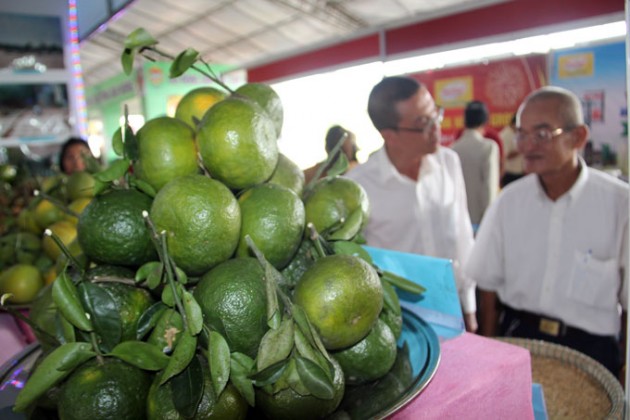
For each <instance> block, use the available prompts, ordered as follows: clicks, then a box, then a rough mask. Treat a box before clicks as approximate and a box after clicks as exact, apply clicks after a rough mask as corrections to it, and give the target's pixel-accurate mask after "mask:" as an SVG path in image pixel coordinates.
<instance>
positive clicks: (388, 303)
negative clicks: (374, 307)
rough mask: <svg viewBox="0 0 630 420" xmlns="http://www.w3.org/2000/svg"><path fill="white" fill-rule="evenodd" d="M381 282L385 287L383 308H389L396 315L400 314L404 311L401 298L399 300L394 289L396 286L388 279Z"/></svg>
mask: <svg viewBox="0 0 630 420" xmlns="http://www.w3.org/2000/svg"><path fill="white" fill-rule="evenodd" d="M381 284H382V287H383V303H384V308H383V309H384V310H389V311H391V312H393V313H394V314H396V315H400V314H401V313H402V310H401V308H400V300H398V295H397V294H396V289H394V286H392V285H391V284H389V283H388V282H386V281H383V280H381Z"/></svg>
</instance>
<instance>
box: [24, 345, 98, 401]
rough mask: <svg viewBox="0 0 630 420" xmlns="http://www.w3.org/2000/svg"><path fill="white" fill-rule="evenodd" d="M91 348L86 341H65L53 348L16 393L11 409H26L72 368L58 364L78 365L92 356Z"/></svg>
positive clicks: (70, 371)
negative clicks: (64, 368) (66, 368)
mask: <svg viewBox="0 0 630 420" xmlns="http://www.w3.org/2000/svg"><path fill="white" fill-rule="evenodd" d="M91 349H92V347H91V346H90V344H88V343H66V344H62V345H61V346H59V347H57V348H56V349H55V350H53V351H52V353H50V354H49V355H48V356H46V357H45V358H44V359H43V360H42V362H41V363H40V364H39V365H38V366H37V367H36V368H35V371H34V372H33V373H32V374H31V376H30V377H29V378H28V381H26V384H25V385H24V388H22V390H21V391H20V392H19V394H18V395H17V398H16V400H15V406H14V408H13V409H14V410H15V411H17V412H22V411H24V410H26V409H27V408H28V407H29V406H30V405H31V404H32V403H34V402H35V401H36V400H37V399H38V398H39V397H41V396H42V395H44V393H46V391H48V390H49V389H50V388H52V387H53V386H54V385H56V384H57V383H59V382H61V381H62V380H63V379H64V378H65V377H66V376H68V375H69V374H70V373H72V370H60V369H59V367H60V366H63V367H67V366H70V365H72V364H74V365H76V366H78V365H80V364H81V363H82V362H85V361H86V360H89V358H90V357H92V356H91V354H90V353H91Z"/></svg>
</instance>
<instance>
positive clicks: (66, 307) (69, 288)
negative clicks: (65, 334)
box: [52, 271, 93, 331]
mask: <svg viewBox="0 0 630 420" xmlns="http://www.w3.org/2000/svg"><path fill="white" fill-rule="evenodd" d="M52 297H53V301H54V302H55V305H57V308H59V311H61V313H62V315H63V316H64V317H65V318H66V319H67V320H68V321H70V323H71V324H72V325H74V326H75V327H77V328H79V329H80V330H83V331H92V330H93V327H92V322H90V320H89V319H88V317H87V315H86V314H85V309H83V305H81V300H80V299H79V292H78V291H77V288H76V286H75V285H74V283H72V280H70V277H68V275H67V274H66V272H65V271H63V272H62V273H61V274H59V276H57V279H56V280H55V281H54V282H53V286H52Z"/></svg>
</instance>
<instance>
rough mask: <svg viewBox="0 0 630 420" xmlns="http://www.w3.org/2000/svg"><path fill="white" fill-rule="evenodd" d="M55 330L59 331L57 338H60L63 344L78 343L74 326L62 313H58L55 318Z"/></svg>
mask: <svg viewBox="0 0 630 420" xmlns="http://www.w3.org/2000/svg"><path fill="white" fill-rule="evenodd" d="M55 329H56V331H57V334H56V337H57V338H59V341H61V342H62V343H73V342H75V341H77V335H76V331H75V329H74V325H72V324H71V323H70V321H68V320H67V319H66V317H65V316H63V315H62V314H61V313H60V312H57V314H56V316H55Z"/></svg>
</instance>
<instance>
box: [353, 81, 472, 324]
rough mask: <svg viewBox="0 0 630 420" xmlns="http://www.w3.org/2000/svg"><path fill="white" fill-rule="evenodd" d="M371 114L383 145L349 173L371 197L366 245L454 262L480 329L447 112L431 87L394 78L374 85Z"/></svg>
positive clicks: (468, 318) (468, 310)
mask: <svg viewBox="0 0 630 420" xmlns="http://www.w3.org/2000/svg"><path fill="white" fill-rule="evenodd" d="M368 114H369V116H370V119H371V120H372V123H373V124H374V126H375V127H376V129H377V130H378V131H379V133H380V134H381V136H382V137H383V140H384V145H383V147H382V148H381V149H380V150H378V151H376V152H375V153H374V154H372V155H371V156H370V159H369V160H368V161H367V162H366V163H365V164H363V165H359V166H358V167H356V168H355V169H353V170H352V171H350V172H348V174H347V176H348V177H349V178H351V179H354V180H355V181H357V182H358V183H359V184H361V185H362V186H363V188H365V190H366V192H367V194H368V197H369V199H370V207H371V212H370V218H369V221H368V225H367V227H366V230H365V236H366V239H367V243H368V244H369V245H371V246H375V247H380V248H386V249H393V250H397V251H402V252H410V253H417V254H424V255H429V256H433V257H440V258H449V259H452V260H453V268H454V271H455V278H456V281H457V289H458V292H459V297H460V301H461V304H462V308H463V311H464V319H465V322H466V328H467V330H468V331H476V329H477V320H476V314H475V312H476V306H475V283H474V281H473V280H472V279H471V278H468V277H466V276H465V275H464V273H463V272H462V270H461V266H462V263H463V262H464V260H465V259H466V257H467V256H468V254H469V252H470V250H471V248H472V245H473V233H472V226H471V223H470V217H469V215H468V208H467V204H466V187H465V184H464V178H463V175H462V169H461V165H460V161H459V158H458V157H457V154H456V153H455V152H453V151H452V150H450V149H448V148H445V147H440V137H441V132H440V122H441V121H442V115H443V111H442V109H440V108H438V107H437V106H436V105H435V102H434V101H433V98H432V97H431V94H430V93H429V91H428V90H427V88H426V86H424V85H422V84H420V83H418V82H417V81H416V80H415V79H412V78H409V77H398V76H397V77H387V78H385V79H383V80H382V81H381V82H379V83H378V84H377V85H376V86H374V88H373V89H372V92H371V93H370V97H369V100H368Z"/></svg>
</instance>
